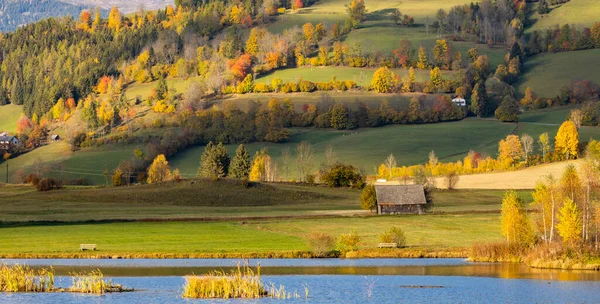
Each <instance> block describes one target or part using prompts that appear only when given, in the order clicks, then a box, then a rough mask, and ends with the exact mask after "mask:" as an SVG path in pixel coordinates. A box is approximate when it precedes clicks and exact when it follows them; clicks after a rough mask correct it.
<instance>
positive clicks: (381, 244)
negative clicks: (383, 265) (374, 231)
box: [378, 243, 398, 248]
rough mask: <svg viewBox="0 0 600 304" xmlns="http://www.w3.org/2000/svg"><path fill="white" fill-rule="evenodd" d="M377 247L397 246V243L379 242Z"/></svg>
mask: <svg viewBox="0 0 600 304" xmlns="http://www.w3.org/2000/svg"><path fill="white" fill-rule="evenodd" d="M378 247H379V248H398V243H379V246H378Z"/></svg>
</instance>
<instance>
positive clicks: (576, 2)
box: [527, 0, 600, 32]
mask: <svg viewBox="0 0 600 304" xmlns="http://www.w3.org/2000/svg"><path fill="white" fill-rule="evenodd" d="M536 5H537V4H536ZM598 12H600V2H598V1H596V0H571V1H569V2H566V3H563V4H559V5H554V6H552V5H551V6H550V13H548V14H547V15H543V16H540V15H539V14H538V13H537V12H535V13H534V14H533V16H531V20H532V22H533V25H532V26H531V27H530V28H528V29H527V31H528V32H532V31H535V30H545V29H547V28H551V27H554V26H556V25H562V24H570V25H575V26H576V27H577V28H579V29H582V28H583V27H592V25H594V23H596V22H598V21H599V20H598Z"/></svg>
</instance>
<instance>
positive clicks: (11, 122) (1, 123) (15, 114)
mask: <svg viewBox="0 0 600 304" xmlns="http://www.w3.org/2000/svg"><path fill="white" fill-rule="evenodd" d="M22 112H23V107H22V106H16V105H12V104H9V105H4V106H0V132H9V133H14V132H15V131H16V129H17V120H18V119H19V116H20V115H21V113H22Z"/></svg>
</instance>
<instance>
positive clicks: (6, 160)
mask: <svg viewBox="0 0 600 304" xmlns="http://www.w3.org/2000/svg"><path fill="white" fill-rule="evenodd" d="M6 183H7V184H8V159H7V160H6Z"/></svg>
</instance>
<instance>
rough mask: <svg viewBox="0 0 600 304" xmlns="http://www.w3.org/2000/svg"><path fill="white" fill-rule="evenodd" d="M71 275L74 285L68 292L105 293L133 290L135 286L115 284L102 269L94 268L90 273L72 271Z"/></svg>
mask: <svg viewBox="0 0 600 304" xmlns="http://www.w3.org/2000/svg"><path fill="white" fill-rule="evenodd" d="M71 276H72V277H71V279H72V280H73V285H72V286H71V288H69V289H67V291H68V292H78V293H92V294H105V293H107V292H128V291H133V288H125V287H123V286H122V285H119V284H113V283H112V281H110V280H107V279H106V278H104V274H103V273H102V271H100V269H96V270H92V271H91V272H89V273H71Z"/></svg>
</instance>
